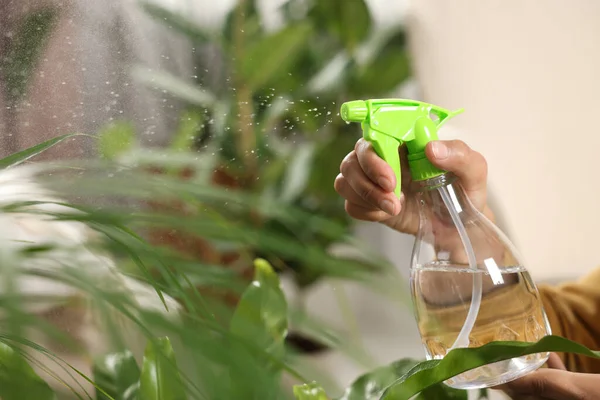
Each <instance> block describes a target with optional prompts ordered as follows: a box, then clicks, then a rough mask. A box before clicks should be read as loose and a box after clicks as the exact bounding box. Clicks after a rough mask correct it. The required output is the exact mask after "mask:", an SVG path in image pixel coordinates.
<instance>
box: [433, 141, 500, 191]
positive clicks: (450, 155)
mask: <svg viewBox="0 0 600 400" xmlns="http://www.w3.org/2000/svg"><path fill="white" fill-rule="evenodd" d="M425 153H426V155H427V158H428V159H429V160H430V161H431V162H432V163H433V164H434V165H435V166H436V167H438V168H441V169H443V170H446V171H450V172H453V173H454V174H455V175H456V176H457V177H458V178H459V179H460V180H461V184H462V185H463V187H464V189H465V190H466V191H467V192H474V191H485V189H486V185H487V171H488V169H487V162H486V161H485V158H484V157H483V156H482V155H481V154H480V153H478V152H476V151H474V150H472V149H471V148H470V147H469V146H467V144H466V143H465V142H463V141H461V140H446V141H442V140H436V141H433V142H430V143H428V144H427V147H426V148H425Z"/></svg>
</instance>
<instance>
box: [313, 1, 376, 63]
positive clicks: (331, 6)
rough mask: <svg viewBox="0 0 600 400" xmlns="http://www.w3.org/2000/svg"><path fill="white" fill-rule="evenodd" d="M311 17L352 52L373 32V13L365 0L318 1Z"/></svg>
mask: <svg viewBox="0 0 600 400" xmlns="http://www.w3.org/2000/svg"><path fill="white" fill-rule="evenodd" d="M309 15H310V16H311V17H312V18H314V19H315V20H316V21H317V24H318V26H324V27H327V29H328V30H329V32H330V33H332V34H334V35H336V36H337V37H338V38H339V39H340V40H341V42H342V43H343V45H344V47H345V48H346V49H347V50H348V51H350V52H352V51H353V50H354V49H355V48H356V47H357V46H358V45H359V43H360V42H362V41H363V40H365V39H366V38H367V36H368V35H369V33H370V32H371V23H372V20H371V13H370V11H369V7H368V6H367V4H366V3H365V1H364V0H344V1H318V0H317V1H316V2H315V6H314V9H313V10H312V12H310V13H309Z"/></svg>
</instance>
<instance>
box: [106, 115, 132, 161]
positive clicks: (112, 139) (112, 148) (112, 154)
mask: <svg viewBox="0 0 600 400" xmlns="http://www.w3.org/2000/svg"><path fill="white" fill-rule="evenodd" d="M134 142H135V130H134V128H133V125H132V124H130V123H129V122H124V121H119V122H114V123H112V124H110V125H108V126H106V127H105V128H104V129H103V130H102V131H100V132H98V151H99V153H100V155H102V157H104V158H106V159H107V160H116V159H117V158H119V156H121V155H122V154H124V153H127V152H128V151H130V150H131V149H132V148H133V145H134Z"/></svg>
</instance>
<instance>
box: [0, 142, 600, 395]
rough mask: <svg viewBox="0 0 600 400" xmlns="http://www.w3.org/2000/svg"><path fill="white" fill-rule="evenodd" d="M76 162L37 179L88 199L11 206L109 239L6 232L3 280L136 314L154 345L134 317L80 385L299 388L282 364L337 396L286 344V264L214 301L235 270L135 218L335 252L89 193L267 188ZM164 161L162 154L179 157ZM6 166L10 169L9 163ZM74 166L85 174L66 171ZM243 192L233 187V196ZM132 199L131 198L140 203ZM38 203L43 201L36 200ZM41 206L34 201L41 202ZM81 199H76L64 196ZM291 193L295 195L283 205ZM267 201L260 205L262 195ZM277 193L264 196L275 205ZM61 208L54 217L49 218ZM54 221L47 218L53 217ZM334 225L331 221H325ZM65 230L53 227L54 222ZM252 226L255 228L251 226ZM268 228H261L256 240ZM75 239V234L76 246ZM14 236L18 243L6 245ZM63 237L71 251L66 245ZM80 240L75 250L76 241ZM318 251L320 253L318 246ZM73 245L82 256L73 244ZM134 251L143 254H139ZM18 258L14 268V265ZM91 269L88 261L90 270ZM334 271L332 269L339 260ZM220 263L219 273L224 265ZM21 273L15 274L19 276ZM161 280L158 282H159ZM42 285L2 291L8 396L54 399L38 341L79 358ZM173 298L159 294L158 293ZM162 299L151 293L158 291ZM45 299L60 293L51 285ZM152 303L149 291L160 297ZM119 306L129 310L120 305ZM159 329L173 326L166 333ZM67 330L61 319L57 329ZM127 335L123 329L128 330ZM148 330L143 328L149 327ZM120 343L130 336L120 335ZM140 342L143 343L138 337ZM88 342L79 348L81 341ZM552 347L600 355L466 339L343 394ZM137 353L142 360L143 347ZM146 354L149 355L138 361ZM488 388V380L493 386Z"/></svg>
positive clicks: (109, 390)
mask: <svg viewBox="0 0 600 400" xmlns="http://www.w3.org/2000/svg"><path fill="white" fill-rule="evenodd" d="M66 138H67V137H58V138H56V139H53V140H52V141H49V142H45V143H42V144H40V145H38V146H36V147H34V148H32V149H27V150H24V151H23V152H20V153H17V154H13V155H12V156H10V157H8V158H6V159H3V160H0V167H1V168H4V169H6V168H15V166H16V165H17V164H20V163H23V162H24V161H25V160H27V159H29V158H31V157H33V156H34V155H36V154H39V153H40V152H41V151H43V150H45V149H47V148H49V147H51V146H53V145H55V144H57V143H60V141H61V140H64V139H66ZM70 164H71V165H70V166H69V168H65V166H57V165H42V166H41V167H38V168H37V171H39V172H38V173H36V176H37V177H38V178H37V179H38V180H39V181H40V182H42V183H43V186H44V187H51V188H53V190H54V191H58V192H63V193H64V194H66V195H70V196H68V197H72V198H75V199H78V201H77V202H75V203H72V202H67V201H59V204H58V203H57V204H58V205H60V206H61V208H58V209H57V208H53V207H50V205H51V204H53V203H56V201H49V200H47V199H43V200H42V201H40V200H39V198H36V197H35V196H33V197H32V198H31V201H21V200H20V201H18V202H17V203H14V204H11V203H10V201H9V202H6V201H4V202H3V204H2V207H1V208H2V215H3V216H4V217H7V216H9V215H12V214H14V213H17V214H18V215H21V216H23V215H25V214H27V213H33V214H34V215H37V218H40V217H42V218H43V221H46V223H49V224H53V223H54V221H58V222H64V221H71V222H75V223H78V224H79V223H84V224H85V225H86V226H88V227H90V228H92V229H93V230H94V231H96V232H97V233H99V234H100V235H101V237H102V239H103V240H101V241H99V242H97V243H94V244H91V243H88V244H86V243H77V242H76V243H66V247H64V248H60V246H59V245H60V243H54V242H52V243H51V242H45V241H44V238H46V239H47V238H48V237H47V236H42V237H41V238H40V236H37V237H36V240H33V241H31V242H27V243H23V244H22V245H20V246H19V247H18V250H19V251H17V252H14V251H10V250H11V249H12V250H14V247H12V246H11V245H10V243H8V242H3V243H2V254H3V256H4V261H5V262H4V263H3V266H4V267H3V282H4V283H5V284H7V285H8V287H9V288H10V287H11V282H15V281H14V279H15V277H16V278H17V279H18V277H19V276H20V275H21V274H22V275H24V276H29V275H32V276H40V274H43V276H44V277H45V278H47V279H50V280H52V281H56V282H61V283H64V284H67V285H68V286H69V287H72V288H73V289H76V290H80V291H81V290H84V291H85V293H87V297H88V299H89V300H90V301H91V303H90V304H93V308H94V309H95V310H99V312H100V315H102V316H103V317H104V319H102V322H103V323H104V324H106V326H105V327H107V328H109V327H110V326H116V325H113V324H117V323H119V320H123V319H125V320H128V321H131V322H132V323H133V324H134V325H133V326H135V327H137V328H138V329H139V331H140V332H141V333H142V337H144V338H145V341H147V343H148V344H147V345H146V349H145V351H144V354H143V357H141V354H140V353H139V352H137V357H136V351H135V350H133V351H129V350H127V347H123V342H119V337H121V336H122V334H125V333H126V332H125V331H120V330H113V331H112V335H113V336H114V339H115V341H114V342H113V346H114V347H113V350H111V351H109V352H108V353H106V354H100V355H97V357H96V361H95V365H94V369H93V374H92V376H85V374H82V373H81V372H78V371H74V373H75V374H80V377H81V379H82V380H87V381H89V382H92V383H93V385H94V387H95V393H90V392H87V393H85V392H81V391H78V390H77V387H71V388H70V389H72V390H73V391H74V392H75V393H78V394H77V397H78V398H92V399H93V398H97V399H111V398H112V399H165V400H169V399H177V400H179V399H193V398H198V399H213V398H214V399H220V398H261V399H269V398H273V399H275V398H277V399H279V398H290V394H291V390H286V389H285V388H282V386H281V381H280V378H281V375H282V374H287V375H291V376H293V377H294V378H295V380H296V381H300V383H301V384H300V385H298V386H296V387H295V388H294V389H293V393H294V396H295V397H296V398H297V399H301V400H311V399H317V400H326V399H331V398H332V397H330V396H328V395H327V394H326V393H325V391H324V390H323V389H321V388H320V387H319V385H318V384H317V383H304V384H302V382H303V381H304V378H303V377H302V376H301V375H300V374H299V373H297V372H296V371H295V369H294V362H293V359H290V358H289V357H288V355H286V347H287V346H286V344H285V340H284V339H285V336H286V334H287V330H288V328H287V324H288V316H289V315H288V313H289V310H288V308H287V302H286V299H285V296H284V295H283V292H282V290H281V288H280V285H279V278H278V276H277V274H276V273H275V271H274V270H273V268H272V266H271V265H270V264H269V263H268V262H267V261H266V260H262V259H258V260H255V261H254V263H253V264H254V267H255V268H254V269H255V274H254V281H253V282H252V284H251V285H249V286H248V287H247V288H246V289H245V290H244V291H243V295H242V296H241V298H240V301H239V302H238V303H237V305H236V307H235V308H233V309H231V308H230V307H228V306H227V304H221V306H222V307H219V306H217V304H216V303H210V302H205V300H206V299H205V298H204V297H203V295H202V294H201V293H200V292H199V291H198V290H197V288H196V286H195V285H194V284H193V282H194V281H195V280H199V279H200V280H202V279H204V280H212V281H213V282H217V281H218V282H220V284H223V285H235V284H236V283H235V282H236V276H235V275H219V272H218V271H222V269H220V268H211V266H204V267H205V268H190V265H189V262H187V260H186V258H185V257H180V256H178V255H177V254H175V253H173V252H170V251H167V248H157V247H155V246H152V245H149V243H148V242H146V241H144V240H143V239H142V238H141V237H140V236H139V235H137V234H136V232H137V231H138V230H140V229H142V230H143V229H144V228H147V227H154V226H164V225H171V224H173V225H174V226H177V227H179V228H180V229H183V230H184V231H186V232H187V231H189V232H191V233H195V234H202V235H205V236H206V237H211V238H228V239H229V240H238V241H241V242H244V241H250V242H252V243H254V244H256V245H257V247H259V248H261V249H263V250H264V251H267V252H269V249H271V248H273V247H277V248H278V251H283V252H284V253H285V254H288V255H289V256H292V257H297V258H299V259H301V260H303V259H311V258H314V257H318V258H319V260H320V261H321V264H322V265H323V266H324V268H326V269H328V270H329V269H332V270H335V268H336V259H335V257H332V256H330V255H328V254H327V253H326V252H320V253H317V252H316V251H315V250H313V251H308V252H307V251H306V249H305V248H301V247H300V248H299V247H298V246H297V243H295V241H294V240H289V241H288V240H285V239H283V240H282V239H281V238H280V237H279V236H278V235H271V234H269V231H268V230H263V231H260V232H259V231H257V230H253V226H252V225H251V224H246V225H243V224H241V225H230V224H229V223H224V221H225V219H224V218H222V217H224V216H225V217H226V214H222V215H217V214H218V213H217V212H215V213H214V214H213V216H214V217H215V218H211V219H209V220H207V218H205V217H206V215H203V216H202V218H196V217H194V216H191V217H190V218H188V219H186V220H183V221H182V220H180V219H179V218H178V216H177V215H176V214H173V213H170V212H168V211H165V210H156V209H139V208H138V207H137V206H134V207H133V208H131V207H130V206H124V205H123V203H118V204H117V203H112V204H110V205H108V206H106V205H98V204H96V203H95V202H93V201H92V202H86V201H85V200H84V199H85V198H91V199H96V198H97V196H98V195H104V196H106V195H107V194H109V195H111V196H117V197H119V198H121V199H122V198H123V196H129V197H130V198H147V197H148V196H151V197H154V198H156V197H158V198H163V197H171V196H173V197H179V198H182V199H185V200H186V201H190V202H194V201H202V202H203V203H205V204H206V205H207V206H210V204H211V203H212V202H215V201H220V200H222V198H223V197H224V196H229V199H230V201H231V203H230V207H231V208H232V210H231V211H233V212H239V211H240V210H242V209H244V208H252V207H256V206H257V205H259V204H260V203H261V202H262V201H263V199H261V198H257V197H255V196H249V195H239V196H231V195H230V194H229V193H227V192H226V191H224V192H223V191H221V192H220V191H219V190H217V189H215V188H214V187H212V186H210V185H205V186H203V187H202V186H200V187H199V186H198V185H197V184H191V183H188V182H181V181H180V180H179V179H173V178H169V177H164V176H160V177H157V176H156V175H153V174H151V173H149V172H147V171H140V170H138V169H131V170H126V169H123V167H122V165H119V164H116V165H112V166H111V165H109V164H106V163H102V164H97V165H93V164H94V163H91V162H90V161H88V160H86V161H84V162H80V163H76V162H72V163H70ZM172 166H173V163H165V164H164V165H163V167H165V168H168V167H172ZM1 174H3V172H0V177H2V176H4V175H1ZM65 176H69V177H70V178H73V179H74V181H72V182H69V183H67V182H66V179H65ZM232 197H233V198H232ZM128 204H131V203H128ZM36 206H40V207H38V208H36ZM32 207H33V208H32ZM63 207H67V208H69V209H73V210H74V212H67V211H66V210H65V208H63ZM282 207H285V206H283V205H282ZM259 208H260V207H259ZM272 209H273V207H272V204H271V205H267V206H266V207H263V208H260V210H261V211H262V212H265V213H267V214H268V213H269V212H271V210H272ZM286 215H288V221H289V222H290V223H293V220H296V223H302V222H304V220H305V217H306V214H305V213H304V211H302V210H298V209H294V208H293V207H290V208H287V209H286ZM48 217H50V218H49V219H48ZM40 221H42V220H40ZM321 223H323V224H324V225H323V226H327V225H328V224H327V221H321ZM50 232H52V231H50ZM249 233H253V235H250V234H249ZM256 234H259V236H258V237H259V238H260V240H258V241H256V237H257V236H255V235H256ZM73 244H74V246H73ZM83 246H85V247H86V248H87V247H90V246H91V247H90V248H91V249H93V250H94V251H95V252H98V253H96V254H102V253H100V251H102V252H103V253H106V254H111V257H112V258H114V259H115V260H118V261H121V263H119V265H120V266H119V270H120V271H121V273H123V274H127V275H129V276H131V277H133V278H135V279H137V280H139V281H140V282H146V283H147V284H148V285H149V287H153V288H155V289H156V290H157V292H156V293H164V295H172V296H173V297H177V298H180V299H181V301H182V304H183V305H184V307H183V308H182V309H181V311H180V317H181V318H166V317H165V315H164V314H161V313H156V312H152V311H148V310H149V308H148V307H144V304H137V305H136V304H135V303H130V302H129V301H128V300H127V297H126V296H125V297H124V296H123V295H124V293H123V292H120V291H119V290H115V288H114V287H111V286H110V285H109V286H106V285H104V284H103V281H102V279H100V280H99V279H98V275H97V274H95V273H93V272H94V271H93V269H92V271H90V267H89V266H87V265H84V264H80V263H75V264H74V265H72V266H69V262H71V261H72V260H79V259H80V258H78V257H77V255H78V254H79V252H80V251H81V250H82V249H83ZM7 250H8V251H7ZM57 250H61V251H65V252H66V253H62V252H59V253H56V251H57ZM69 251H74V253H70V252H69ZM307 253H312V254H309V255H307ZM50 254H54V256H53V257H52V260H53V261H56V256H57V255H58V254H62V255H63V256H62V257H59V258H58V260H62V262H64V265H62V267H60V268H58V267H51V268H48V267H46V268H42V269H39V268H31V265H35V264H31V262H32V261H34V260H41V261H43V260H50V259H48V257H49V255H50ZM71 255H72V256H71ZM127 260H131V261H133V264H132V265H130V266H128V265H127V262H126V261H127ZM148 265H158V268H159V269H160V271H161V273H162V274H163V278H162V279H161V278H156V279H155V278H154V277H153V276H152V274H149V273H148V269H147V266H148ZM10 271H12V272H13V273H9V272H10ZM88 273H89V274H88ZM326 273H331V271H326ZM215 274H216V275H215ZM12 287H15V286H12ZM156 293H155V295H156ZM35 295H36V293H31V292H29V293H26V292H25V293H21V292H19V291H14V290H12V291H11V290H10V289H9V290H7V291H3V292H2V293H0V308H1V309H2V311H3V327H4V329H3V333H2V334H1V335H0V364H1V365H2V373H1V374H0V382H1V383H2V384H1V385H0V395H1V396H2V398H3V399H6V400H11V399H17V398H23V396H28V397H26V398H36V399H54V398H56V397H55V394H54V391H53V390H52V389H51V387H50V386H49V385H48V383H47V382H46V381H45V380H44V379H42V378H40V376H39V375H37V374H36V372H35V371H34V370H33V369H32V368H31V367H30V366H29V364H30V363H35V364H36V365H38V366H39V364H40V363H39V360H38V359H35V358H32V357H31V354H32V353H40V354H42V355H45V356H46V357H48V358H51V359H52V360H54V361H55V363H47V364H42V370H44V371H47V372H49V373H50V376H54V375H53V368H59V367H63V368H66V369H70V368H72V367H71V366H70V365H69V364H65V363H64V361H61V357H60V356H59V355H57V354H52V353H50V352H49V351H48V349H46V348H44V347H43V346H41V345H39V344H37V343H35V342H32V341H31V340H29V339H28V338H29V337H30V332H31V329H44V330H45V331H46V332H53V328H55V327H53V326H52V325H51V324H50V326H49V325H48V324H44V321H42V320H40V319H37V318H31V317H30V316H29V317H28V316H27V315H26V314H25V313H23V312H22V311H23V310H22V307H23V305H28V304H30V302H31V301H32V300H35ZM154 298H155V301H156V302H157V304H158V305H159V306H160V305H161V304H163V303H162V302H161V300H160V296H155V297H154ZM147 299H148V300H149V299H150V297H147ZM41 300H42V301H43V302H47V301H50V300H52V298H51V297H45V298H44V297H42V298H41ZM147 305H148V304H145V306H147ZM115 316H118V318H115ZM159 332H160V333H159ZM60 336H61V335H60V332H57V333H56V338H57V340H58V339H59V338H60ZM121 339H122V338H121ZM138 341H139V339H138ZM119 343H120V344H119ZM133 346H134V347H135V343H134V344H133ZM70 349H71V350H73V351H75V350H76V349H75V348H70ZM544 351H559V352H575V353H579V354H585V355H588V356H590V357H600V352H593V351H591V350H588V349H586V348H585V347H583V346H581V345H579V344H577V343H574V342H571V341H568V340H566V339H563V338H560V337H555V336H550V337H546V338H544V339H542V340H541V341H540V342H538V343H535V344H531V343H521V342H496V343H491V344H488V345H485V346H482V347H480V348H470V349H458V350H453V351H451V352H450V353H449V354H448V355H447V356H446V357H445V358H444V360H442V361H440V360H432V361H425V362H422V363H418V362H417V361H415V360H410V359H404V360H399V361H397V362H395V363H393V364H391V365H389V366H386V367H381V368H377V369H376V370H374V371H372V372H370V373H368V374H365V375H364V376H362V377H360V378H358V379H357V380H356V381H355V382H354V383H353V384H352V385H351V386H350V387H349V388H348V389H347V390H346V392H345V393H344V394H343V395H342V397H340V399H343V400H350V399H378V398H382V399H388V400H395V399H409V398H411V397H412V396H413V395H416V394H418V395H419V396H420V398H423V399H466V398H467V397H466V392H462V391H457V390H454V389H450V388H448V387H446V386H443V385H442V384H441V382H442V381H443V380H445V379H448V378H450V377H452V376H455V375H457V374H460V373H462V372H464V371H466V370H469V369H472V368H475V367H477V366H481V365H485V364H489V363H492V362H496V361H499V360H504V359H508V358H512V357H515V356H521V355H526V354H531V353H537V352H544ZM136 358H137V360H136ZM138 360H139V361H138ZM482 394H483V393H482Z"/></svg>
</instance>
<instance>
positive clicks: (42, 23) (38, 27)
mask: <svg viewBox="0 0 600 400" xmlns="http://www.w3.org/2000/svg"><path fill="white" fill-rule="evenodd" d="M57 16H58V13H57V11H56V10H55V9H54V8H43V9H41V10H39V11H35V12H33V13H29V14H26V15H25V16H24V17H23V18H22V20H21V21H20V22H19V23H18V24H17V27H16V29H15V31H14V32H12V33H10V32H6V35H9V33H10V35H9V40H8V41H7V44H6V46H5V47H6V48H4V49H3V51H4V54H3V55H2V57H0V77H1V79H2V81H3V82H4V84H3V85H2V87H3V89H4V93H3V96H4V99H5V100H6V104H8V105H10V106H12V107H14V106H15V105H17V104H18V103H19V102H20V101H21V100H22V99H23V97H24V96H25V94H26V92H27V85H28V84H29V82H30V80H31V77H32V75H33V71H34V68H35V67H36V65H37V63H38V60H39V57H40V55H41V52H42V49H43V48H44V45H45V43H46V41H47V39H48V37H49V35H50V32H51V30H52V28H53V26H54V23H55V22H56V19H57Z"/></svg>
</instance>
